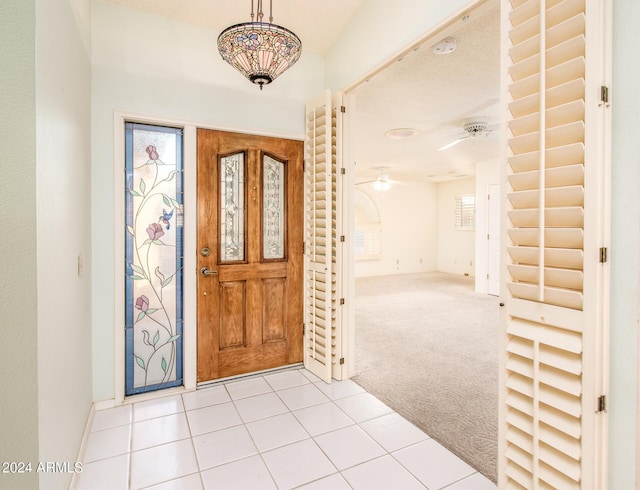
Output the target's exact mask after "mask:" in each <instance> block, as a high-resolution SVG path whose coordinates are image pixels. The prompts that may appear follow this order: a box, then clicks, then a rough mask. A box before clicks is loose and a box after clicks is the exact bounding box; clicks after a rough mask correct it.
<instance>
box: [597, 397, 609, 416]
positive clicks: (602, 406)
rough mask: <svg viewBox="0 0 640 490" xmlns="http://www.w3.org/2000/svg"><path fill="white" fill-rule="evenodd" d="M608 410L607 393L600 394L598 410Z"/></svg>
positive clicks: (599, 411)
mask: <svg viewBox="0 0 640 490" xmlns="http://www.w3.org/2000/svg"><path fill="white" fill-rule="evenodd" d="M606 411H607V397H606V396H605V395H600V396H599V397H598V410H597V413H602V412H606Z"/></svg>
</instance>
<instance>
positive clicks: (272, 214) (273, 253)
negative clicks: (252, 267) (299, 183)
mask: <svg viewBox="0 0 640 490" xmlns="http://www.w3.org/2000/svg"><path fill="white" fill-rule="evenodd" d="M285 168H286V167H285V164H284V163H283V162H279V161H278V160H275V159H274V158H271V157H270V156H269V155H264V156H263V162H262V193H263V196H262V226H263V229H262V256H263V258H264V259H267V260H269V259H284V256H285V251H284V244H285V223H286V219H285V199H284V196H285V182H286V180H285Z"/></svg>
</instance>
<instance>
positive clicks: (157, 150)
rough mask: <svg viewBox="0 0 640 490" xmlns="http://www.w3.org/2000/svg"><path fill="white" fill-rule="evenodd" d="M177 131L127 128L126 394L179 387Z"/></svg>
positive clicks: (180, 263)
mask: <svg viewBox="0 0 640 490" xmlns="http://www.w3.org/2000/svg"><path fill="white" fill-rule="evenodd" d="M182 167H183V162H182V130H180V129H176V128H168V127H161V126H150V125H143V124H134V123H126V126H125V180H126V183H125V185H126V191H125V206H126V208H125V209H126V210H125V214H126V216H125V220H126V230H125V264H124V266H125V335H126V352H125V362H126V369H125V375H126V383H125V388H126V390H125V391H126V394H127V395H133V394H136V393H144V392H147V391H153V390H158V389H162V388H168V387H172V386H180V385H182V377H183V376H182V372H183V366H182V331H183V282H182V275H183V200H182V198H183V194H182V187H183V171H182V170H183V168H182Z"/></svg>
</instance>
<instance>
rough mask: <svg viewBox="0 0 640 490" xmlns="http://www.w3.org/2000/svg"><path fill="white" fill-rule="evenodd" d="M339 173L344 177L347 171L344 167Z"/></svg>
mask: <svg viewBox="0 0 640 490" xmlns="http://www.w3.org/2000/svg"><path fill="white" fill-rule="evenodd" d="M340 173H341V174H342V175H346V174H347V169H346V168H344V167H342V168H341V169H340Z"/></svg>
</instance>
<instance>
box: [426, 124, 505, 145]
mask: <svg viewBox="0 0 640 490" xmlns="http://www.w3.org/2000/svg"><path fill="white" fill-rule="evenodd" d="M462 129H463V131H464V132H463V133H461V135H460V137H459V138H458V139H455V140H453V141H451V142H450V143H447V144H446V145H444V146H441V147H440V148H438V151H443V150H448V149H449V148H451V147H452V146H455V145H457V144H458V143H460V142H462V141H464V140H468V139H471V140H475V139H476V138H479V137H486V136H487V135H489V134H491V133H492V132H493V130H494V128H493V127H489V126H488V125H487V122H486V121H484V120H482V119H472V120H469V121H468V122H466V123H464V124H463V126H462Z"/></svg>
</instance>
